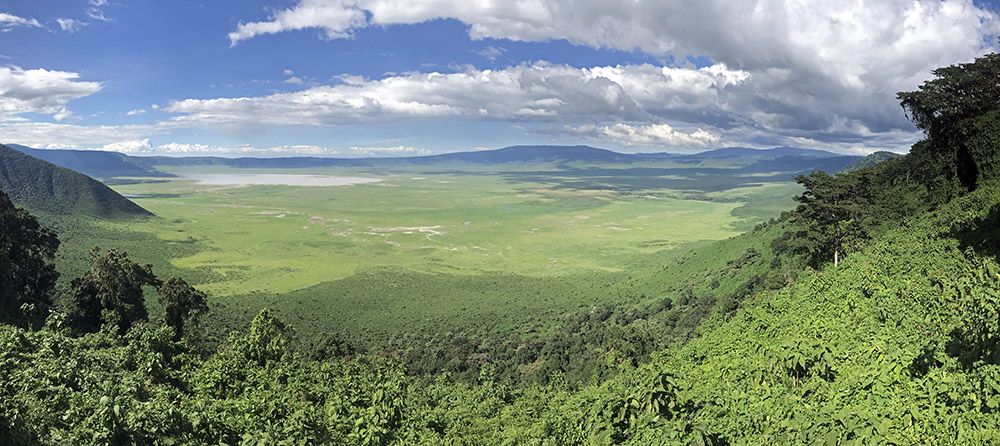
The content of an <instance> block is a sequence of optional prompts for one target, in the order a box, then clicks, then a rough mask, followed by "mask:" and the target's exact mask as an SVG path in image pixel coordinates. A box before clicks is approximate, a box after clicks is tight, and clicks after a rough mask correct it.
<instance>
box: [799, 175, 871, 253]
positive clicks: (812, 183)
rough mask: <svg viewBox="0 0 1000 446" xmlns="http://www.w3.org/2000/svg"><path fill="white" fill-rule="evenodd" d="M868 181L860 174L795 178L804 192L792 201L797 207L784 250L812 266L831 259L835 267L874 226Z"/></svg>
mask: <svg viewBox="0 0 1000 446" xmlns="http://www.w3.org/2000/svg"><path fill="white" fill-rule="evenodd" d="M870 180H871V179H870V177H869V176H867V175H864V174H846V175H838V176H830V175H829V174H827V173H826V172H821V171H817V172H813V173H810V174H809V175H800V176H799V177H797V178H796V181H798V182H799V184H802V186H803V187H805V192H803V193H802V195H800V196H798V197H796V201H798V202H799V206H798V207H797V208H796V209H795V212H794V214H793V216H792V219H791V224H792V227H793V229H792V231H791V233H790V234H789V237H788V238H787V240H786V243H787V245H788V247H790V248H791V249H792V250H793V251H796V252H799V253H803V254H806V255H808V256H810V257H811V258H812V260H813V262H814V263H819V262H822V261H826V260H831V259H832V260H833V264H834V266H835V267H836V266H839V265H840V259H841V257H842V256H843V254H844V253H845V251H846V250H847V249H849V248H851V247H853V246H855V245H856V244H858V243H860V242H861V241H863V240H865V239H867V238H869V231H870V228H871V227H872V226H873V225H874V222H875V216H874V215H873V211H874V210H875V206H873V203H872V201H873V199H872V189H871V182H870Z"/></svg>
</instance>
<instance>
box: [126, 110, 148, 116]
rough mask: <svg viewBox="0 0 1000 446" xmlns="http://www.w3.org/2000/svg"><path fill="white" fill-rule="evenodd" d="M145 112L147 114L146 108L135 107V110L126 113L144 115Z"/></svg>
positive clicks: (128, 114)
mask: <svg viewBox="0 0 1000 446" xmlns="http://www.w3.org/2000/svg"><path fill="white" fill-rule="evenodd" d="M144 114H146V109H144V108H137V109H134V110H129V111H128V112H126V113H125V115H126V116H139V115H144Z"/></svg>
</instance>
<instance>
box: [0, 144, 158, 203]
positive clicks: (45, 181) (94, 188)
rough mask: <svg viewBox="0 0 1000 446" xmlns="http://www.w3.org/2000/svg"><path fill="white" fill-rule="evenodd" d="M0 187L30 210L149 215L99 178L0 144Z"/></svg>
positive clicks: (16, 201)
mask: <svg viewBox="0 0 1000 446" xmlns="http://www.w3.org/2000/svg"><path fill="white" fill-rule="evenodd" d="M0 190H2V191H4V192H6V193H7V194H8V195H9V196H10V198H11V200H13V201H14V203H16V204H18V205H20V206H24V207H26V208H28V209H30V210H33V211H39V212H45V213H53V214H61V215H65V214H83V215H89V216H93V217H100V218H121V217H135V216H148V215H152V214H150V213H149V212H148V211H146V210H145V209H143V208H142V207H140V206H139V205H137V204H135V203H133V202H131V201H129V200H128V199H127V198H125V197H123V196H121V195H120V194H118V193H117V192H115V191H113V190H111V189H110V188H109V187H107V186H105V185H104V184H102V183H101V182H99V181H97V180H94V179H93V178H90V177H87V176H85V175H82V174H80V173H77V172H74V171H72V170H69V169H65V168H62V167H59V166H56V165H54V164H52V163H49V162H46V161H42V160H40V159H36V158H34V157H31V156H29V155H26V154H24V153H21V152H19V151H17V150H14V149H12V148H9V147H7V146H3V145H0Z"/></svg>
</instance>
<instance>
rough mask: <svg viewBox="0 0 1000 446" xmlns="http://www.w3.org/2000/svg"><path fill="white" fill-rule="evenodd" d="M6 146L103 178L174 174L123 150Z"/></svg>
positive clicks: (90, 175)
mask: <svg viewBox="0 0 1000 446" xmlns="http://www.w3.org/2000/svg"><path fill="white" fill-rule="evenodd" d="M7 147H10V148H12V149H14V150H17V151H19V152H21V153H24V154H26V155H30V156H33V157H35V158H38V159H40V160H43V161H48V162H50V163H52V164H55V165H57V166H59V167H64V168H66V169H70V170H74V171H76V172H79V173H82V174H84V175H87V176H89V177H92V178H97V179H101V180H107V179H110V178H115V177H169V176H171V175H169V174H166V173H163V172H160V171H158V170H156V169H155V168H153V167H152V166H150V165H148V164H146V162H145V161H143V160H142V158H139V157H133V156H128V155H126V154H124V153H118V152H105V151H98V150H61V149H58V150H57V149H33V148H31V147H26V146H22V145H18V144H8V145H7Z"/></svg>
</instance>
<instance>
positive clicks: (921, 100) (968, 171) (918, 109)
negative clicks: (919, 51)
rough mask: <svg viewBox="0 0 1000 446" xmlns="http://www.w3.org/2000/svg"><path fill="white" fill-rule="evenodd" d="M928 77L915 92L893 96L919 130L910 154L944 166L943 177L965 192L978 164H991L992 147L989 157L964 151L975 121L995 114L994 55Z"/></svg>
mask: <svg viewBox="0 0 1000 446" xmlns="http://www.w3.org/2000/svg"><path fill="white" fill-rule="evenodd" d="M933 73H934V78H933V79H931V80H929V81H927V82H924V83H923V84H922V85H921V86H920V87H919V88H918V89H917V90H916V91H908V92H901V93H899V95H898V96H897V97H898V98H899V101H900V104H901V105H902V106H903V109H904V110H905V111H906V113H907V115H908V116H909V118H910V120H912V121H913V123H914V124H915V125H916V126H917V127H918V128H920V129H921V130H923V131H924V133H925V134H926V136H927V140H926V141H925V142H922V143H920V144H917V145H915V146H913V150H912V152H911V153H913V154H914V155H916V156H917V157H920V158H922V159H924V160H925V161H929V162H932V163H933V164H944V165H945V166H946V167H947V170H948V172H949V175H950V176H951V177H952V178H954V179H957V180H958V183H959V184H961V186H963V187H964V188H965V189H967V190H973V189H975V188H976V187H977V186H978V183H979V179H980V178H979V177H980V169H981V166H980V164H981V163H983V162H984V161H985V162H987V163H993V159H994V158H995V157H997V155H998V154H997V153H996V152H997V150H996V148H995V147H990V148H989V153H974V152H975V151H974V150H972V151H970V147H969V146H968V140H969V139H970V138H972V137H975V136H976V134H978V133H980V132H981V131H982V129H981V127H982V123H981V122H978V121H979V119H980V118H981V117H982V116H984V115H986V114H987V113H989V112H991V111H995V110H1000V82H997V79H1000V54H997V53H993V54H987V55H985V56H983V57H980V58H978V59H976V60H975V62H972V63H966V64H958V65H952V66H949V67H944V68H938V69H936V70H934V72H933Z"/></svg>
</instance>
